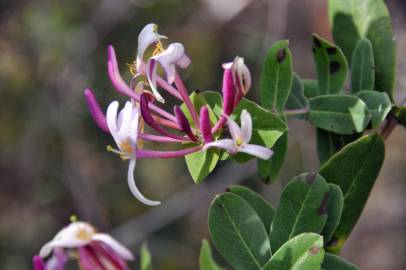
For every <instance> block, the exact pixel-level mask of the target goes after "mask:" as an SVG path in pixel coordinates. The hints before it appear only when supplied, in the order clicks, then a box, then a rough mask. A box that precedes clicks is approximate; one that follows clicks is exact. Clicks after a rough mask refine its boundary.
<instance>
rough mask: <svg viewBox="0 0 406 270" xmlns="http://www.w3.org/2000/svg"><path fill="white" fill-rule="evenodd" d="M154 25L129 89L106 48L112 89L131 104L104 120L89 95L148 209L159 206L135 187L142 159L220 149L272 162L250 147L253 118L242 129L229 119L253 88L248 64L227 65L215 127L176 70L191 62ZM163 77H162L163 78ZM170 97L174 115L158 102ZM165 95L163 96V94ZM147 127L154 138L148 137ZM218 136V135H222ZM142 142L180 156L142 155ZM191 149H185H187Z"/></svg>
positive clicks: (245, 118) (246, 117) (89, 95)
mask: <svg viewBox="0 0 406 270" xmlns="http://www.w3.org/2000/svg"><path fill="white" fill-rule="evenodd" d="M166 38H167V37H165V36H163V35H160V34H159V33H158V31H157V26H156V25H155V24H148V25H146V26H145V27H144V28H143V30H142V31H141V32H140V34H139V36H138V50H137V59H136V60H135V61H134V63H133V64H131V65H129V66H130V71H131V73H132V74H133V77H132V80H131V82H130V83H129V84H127V83H126V82H125V81H124V79H123V78H122V76H121V74H120V72H119V68H118V63H117V59H116V54H115V51H114V48H113V47H112V46H109V47H108V61H107V66H108V74H109V77H110V80H111V82H112V84H113V86H114V88H115V89H116V90H117V91H118V92H119V93H121V94H122V95H124V96H126V97H127V98H128V99H129V100H128V101H127V102H126V103H125V105H124V108H123V109H121V110H120V111H119V103H118V101H113V102H111V103H110V105H109V106H108V109H107V112H106V114H104V112H103V110H102V109H101V108H100V106H99V104H98V102H97V101H96V98H95V96H94V94H93V92H92V91H91V90H90V89H86V90H85V97H86V101H87V103H88V107H89V110H90V113H91V115H92V117H93V119H94V120H95V122H96V123H97V125H98V126H99V127H100V128H101V129H102V130H104V131H105V132H107V133H110V134H111V135H112V136H113V138H114V141H115V142H116V144H117V147H118V149H113V148H112V147H109V148H108V149H109V150H111V151H112V152H115V153H117V154H119V155H120V156H121V158H123V159H125V160H129V168H128V185H129V187H130V190H131V192H132V193H133V195H134V196H135V197H136V198H137V199H138V200H140V201H141V202H142V203H144V204H146V205H151V206H152V205H159V204H160V202H158V201H152V200H149V199H147V198H145V197H144V196H143V195H142V193H141V192H140V191H139V190H138V188H137V186H136V184H135V182H134V168H135V164H136V159H138V158H173V157H180V156H185V155H188V154H191V153H195V152H198V151H207V149H208V148H212V147H216V148H220V149H224V150H226V151H228V152H229V153H230V154H235V153H237V152H244V153H248V154H251V155H253V156H256V157H258V158H261V159H269V158H270V157H271V155H272V151H271V150H270V149H268V148H266V147H263V146H259V145H251V144H248V142H249V141H250V139H251V133H252V119H251V115H250V114H249V112H247V111H246V110H243V111H242V113H241V116H240V118H241V128H240V127H238V125H237V124H236V123H235V122H234V121H233V120H232V119H231V118H230V116H231V114H232V113H233V111H234V109H235V107H236V106H237V105H238V104H239V102H240V100H241V98H242V97H243V96H244V95H246V94H247V92H248V90H249V89H250V86H251V74H250V72H249V70H248V68H247V66H246V65H245V64H244V59H243V58H241V57H235V59H234V61H232V62H230V63H226V64H223V69H224V73H223V86H222V95H223V101H222V102H223V104H222V114H221V116H220V117H219V119H218V120H217V122H215V123H212V122H211V120H210V117H209V108H208V107H207V106H203V107H201V108H200V110H199V111H198V110H197V109H196V108H195V106H194V105H193V102H192V100H191V98H190V96H189V92H188V90H187V89H186V87H185V85H184V83H183V81H182V79H181V77H180V76H179V74H178V72H177V68H182V69H185V68H187V67H188V66H189V65H190V63H191V60H190V58H189V57H188V56H187V55H186V53H185V49H184V47H183V45H182V44H180V43H171V44H169V45H168V46H167V47H166V48H165V47H164V45H163V43H162V41H163V40H164V39H166ZM160 71H162V74H163V75H164V76H161V73H160ZM162 90H163V91H166V92H167V93H169V94H170V95H172V96H173V97H175V98H176V99H178V100H179V101H180V102H181V104H184V107H185V108H186V110H182V109H181V107H180V106H174V108H173V113H170V112H168V111H165V110H164V109H163V108H162V107H160V106H159V105H158V104H157V102H159V103H164V102H165V99H164V98H163V96H162V94H161V92H162ZM160 91H161V92H160ZM144 124H147V125H148V126H149V127H150V128H152V129H153V130H154V131H155V132H156V134H150V133H147V132H145V129H144ZM226 126H228V129H229V131H230V134H231V136H232V139H223V138H221V139H219V137H221V134H222V132H221V131H222V130H224V128H225V127H226ZM219 134H220V135H219ZM142 141H155V142H161V143H177V144H179V145H180V146H181V149H180V150H175V151H157V150H150V149H144V148H143V143H142ZM186 145H187V146H189V147H187V148H185V146H186Z"/></svg>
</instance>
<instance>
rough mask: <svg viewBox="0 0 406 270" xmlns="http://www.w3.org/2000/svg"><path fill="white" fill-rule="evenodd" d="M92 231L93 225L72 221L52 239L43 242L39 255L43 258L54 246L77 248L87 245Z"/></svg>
mask: <svg viewBox="0 0 406 270" xmlns="http://www.w3.org/2000/svg"><path fill="white" fill-rule="evenodd" d="M94 233H95V231H94V229H93V227H92V226H90V225H89V224H87V223H85V222H80V221H78V222H73V223H71V224H69V225H68V226H67V227H65V228H63V229H62V230H61V231H60V232H59V233H57V235H55V237H54V239H52V240H51V241H50V242H48V243H47V244H45V245H44V246H43V247H42V248H41V250H40V252H39V255H40V256H41V257H42V258H45V257H47V256H48V255H49V254H50V253H51V252H52V250H53V249H55V248H77V247H81V246H84V245H87V244H88V243H89V242H90V239H91V235H93V234H94ZM83 236H86V237H83Z"/></svg>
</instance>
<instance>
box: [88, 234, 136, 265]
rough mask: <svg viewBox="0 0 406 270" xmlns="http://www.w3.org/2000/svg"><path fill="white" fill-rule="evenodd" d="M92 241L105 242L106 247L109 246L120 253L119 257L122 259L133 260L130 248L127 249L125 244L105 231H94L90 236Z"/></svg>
mask: <svg viewBox="0 0 406 270" xmlns="http://www.w3.org/2000/svg"><path fill="white" fill-rule="evenodd" d="M92 240H93V241H100V242H103V243H104V244H106V245H107V246H108V247H110V248H111V249H112V250H114V251H115V252H116V253H117V254H118V255H120V257H121V258H123V259H124V260H128V261H130V260H134V256H133V254H132V253H131V251H130V250H128V249H127V248H126V247H125V246H123V245H122V244H120V243H119V242H118V241H117V240H116V239H114V238H113V237H111V236H110V235H108V234H106V233H96V234H95V235H93V237H92Z"/></svg>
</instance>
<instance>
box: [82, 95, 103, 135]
mask: <svg viewBox="0 0 406 270" xmlns="http://www.w3.org/2000/svg"><path fill="white" fill-rule="evenodd" d="M84 94H85V99H86V103H87V106H88V108H89V111H90V115H91V116H92V118H93V120H94V121H95V123H96V124H97V125H98V126H99V128H100V129H102V130H103V131H104V132H109V129H108V127H107V122H106V116H105V115H104V112H103V111H102V109H101V108H100V105H99V103H98V102H97V100H96V97H95V95H94V93H93V91H92V90H90V89H86V90H85V92H84Z"/></svg>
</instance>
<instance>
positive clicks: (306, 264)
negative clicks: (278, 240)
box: [263, 233, 324, 270]
mask: <svg viewBox="0 0 406 270" xmlns="http://www.w3.org/2000/svg"><path fill="white" fill-rule="evenodd" d="M323 258H324V249H323V237H321V236H320V235H318V234H315V233H303V234H300V235H298V236H296V237H294V238H292V239H290V240H289V241H288V242H286V243H285V244H284V245H283V246H282V247H281V248H280V249H279V250H278V251H277V252H276V253H275V254H274V255H273V256H272V258H271V259H270V260H269V262H268V263H267V264H266V265H265V267H264V269H263V270H298V269H300V270H319V269H320V267H321V263H322V262H323Z"/></svg>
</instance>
